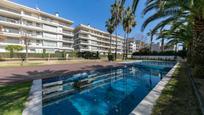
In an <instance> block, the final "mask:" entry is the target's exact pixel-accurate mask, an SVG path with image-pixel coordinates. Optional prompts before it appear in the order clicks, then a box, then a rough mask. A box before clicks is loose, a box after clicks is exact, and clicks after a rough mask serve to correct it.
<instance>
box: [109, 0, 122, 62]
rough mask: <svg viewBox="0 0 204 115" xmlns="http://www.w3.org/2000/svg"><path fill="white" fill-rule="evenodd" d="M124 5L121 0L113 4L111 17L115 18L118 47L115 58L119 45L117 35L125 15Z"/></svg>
mask: <svg viewBox="0 0 204 115" xmlns="http://www.w3.org/2000/svg"><path fill="white" fill-rule="evenodd" d="M123 9H124V8H123V5H122V2H121V1H120V0H116V1H115V3H114V4H113V5H112V6H111V18H113V20H114V22H113V23H114V28H115V29H116V31H115V32H116V47H115V59H117V46H118V37H117V28H118V26H119V24H120V23H121V21H122V16H123Z"/></svg>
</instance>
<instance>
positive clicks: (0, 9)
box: [0, 6, 21, 16]
mask: <svg viewBox="0 0 204 115" xmlns="http://www.w3.org/2000/svg"><path fill="white" fill-rule="evenodd" d="M0 11H3V12H7V13H12V14H17V15H19V16H20V14H21V12H20V11H16V10H13V9H9V8H5V7H2V6H0Z"/></svg>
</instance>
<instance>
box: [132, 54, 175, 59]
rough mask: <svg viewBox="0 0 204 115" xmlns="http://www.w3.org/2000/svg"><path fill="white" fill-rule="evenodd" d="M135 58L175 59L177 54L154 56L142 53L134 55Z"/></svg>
mask: <svg viewBox="0 0 204 115" xmlns="http://www.w3.org/2000/svg"><path fill="white" fill-rule="evenodd" d="M132 58H133V59H149V60H175V56H154V55H151V56H150V55H141V56H132Z"/></svg>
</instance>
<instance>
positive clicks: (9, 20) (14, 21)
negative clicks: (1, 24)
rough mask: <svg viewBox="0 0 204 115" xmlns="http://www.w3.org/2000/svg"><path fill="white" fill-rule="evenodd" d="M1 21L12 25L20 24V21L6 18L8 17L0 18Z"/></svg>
mask: <svg viewBox="0 0 204 115" xmlns="http://www.w3.org/2000/svg"><path fill="white" fill-rule="evenodd" d="M0 21H5V22H10V23H15V24H20V21H18V20H15V19H11V18H6V17H2V16H0Z"/></svg>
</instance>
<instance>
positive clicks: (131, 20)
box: [123, 7, 136, 59]
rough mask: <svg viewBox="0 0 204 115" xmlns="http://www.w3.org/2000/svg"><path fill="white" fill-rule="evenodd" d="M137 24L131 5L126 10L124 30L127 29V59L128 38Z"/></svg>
mask: <svg viewBox="0 0 204 115" xmlns="http://www.w3.org/2000/svg"><path fill="white" fill-rule="evenodd" d="M135 26H136V21H135V15H134V13H133V11H132V10H131V8H130V7H128V8H127V9H126V10H125V11H124V17H123V30H124V31H125V59H127V55H128V54H127V53H128V52H127V39H128V34H129V33H130V32H131V31H132V28H133V27H135Z"/></svg>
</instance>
